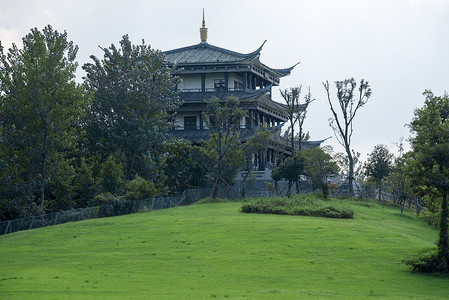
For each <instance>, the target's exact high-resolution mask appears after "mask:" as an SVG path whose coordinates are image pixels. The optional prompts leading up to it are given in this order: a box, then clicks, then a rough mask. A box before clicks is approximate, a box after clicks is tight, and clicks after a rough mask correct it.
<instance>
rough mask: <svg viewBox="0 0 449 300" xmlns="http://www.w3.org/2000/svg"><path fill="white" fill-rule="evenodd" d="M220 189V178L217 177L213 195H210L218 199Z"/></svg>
mask: <svg viewBox="0 0 449 300" xmlns="http://www.w3.org/2000/svg"><path fill="white" fill-rule="evenodd" d="M219 190H220V184H219V179H218V178H217V179H215V183H214V188H213V190H212V195H211V196H210V197H211V198H212V199H216V198H217V196H218V191H219Z"/></svg>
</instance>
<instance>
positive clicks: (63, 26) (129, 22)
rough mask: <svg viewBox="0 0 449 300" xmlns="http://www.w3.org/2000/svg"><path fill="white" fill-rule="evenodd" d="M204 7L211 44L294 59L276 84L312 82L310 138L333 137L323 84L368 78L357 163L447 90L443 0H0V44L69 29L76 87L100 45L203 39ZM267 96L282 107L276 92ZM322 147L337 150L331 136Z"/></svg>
mask: <svg viewBox="0 0 449 300" xmlns="http://www.w3.org/2000/svg"><path fill="white" fill-rule="evenodd" d="M203 8H204V9H205V15H206V27H208V28H209V32H208V43H210V44H212V45H215V46H219V47H223V48H226V49H229V50H233V51H237V52H241V53H248V52H252V51H254V50H255V49H257V48H258V47H259V46H260V45H261V44H262V43H263V41H264V40H267V43H266V44H265V46H264V47H263V50H262V54H261V57H260V60H261V61H262V63H264V64H266V65H268V66H269V67H272V68H286V67H290V66H292V65H294V64H295V63H297V62H298V61H299V62H300V64H299V65H298V66H296V67H295V69H294V70H293V71H292V74H291V75H290V76H288V77H285V78H283V79H281V84H280V88H282V89H285V88H289V87H294V86H299V85H302V86H303V89H304V90H305V89H306V88H307V87H309V86H310V89H311V92H312V96H313V97H314V98H315V99H316V101H314V102H313V103H312V104H311V105H310V109H309V111H308V115H307V119H306V121H305V129H306V130H307V131H309V132H310V135H311V139H312V140H320V139H324V138H327V137H329V136H333V132H332V129H331V128H330V127H329V125H328V118H329V117H331V111H330V109H329V105H328V103H327V98H326V93H325V90H324V87H323V85H322V82H324V81H326V80H328V81H329V82H330V83H333V82H334V81H336V80H344V79H346V78H350V77H354V78H355V79H356V80H357V81H360V79H362V78H364V79H366V80H368V81H369V82H370V84H371V88H372V97H371V99H370V100H369V102H368V103H367V105H366V106H365V107H363V108H362V109H361V110H360V111H359V114H358V116H357V117H356V119H355V123H354V126H355V131H354V135H353V139H352V147H353V149H354V150H355V151H358V152H360V153H362V157H363V158H365V157H366V155H367V153H369V152H371V151H372V149H373V148H374V146H375V145H377V144H385V145H387V146H388V147H389V148H390V150H395V146H394V145H393V144H394V143H395V142H397V141H398V140H399V139H400V138H401V137H404V138H407V137H409V135H410V134H409V129H408V128H407V127H405V124H407V123H409V122H410V121H411V119H412V117H413V110H414V109H416V108H418V107H421V106H422V105H423V103H424V97H423V96H422V92H424V90H425V89H431V90H432V91H433V92H434V93H435V94H436V95H442V94H443V93H444V91H448V92H449V0H364V1H360V0H359V1H356V0H310V1H293V0H292V1H287V0H277V1H268V0H252V1H246V0H239V1H235V0H227V1H211V0H208V1H196V0H195V1H181V0H171V1H159V0H153V1H133V0H128V1H109V0H89V1H87V0H31V1H23V0H0V40H1V42H2V44H3V46H4V47H5V48H9V47H10V46H11V43H13V42H14V43H16V44H18V45H19V46H20V45H21V44H22V43H21V38H22V37H23V36H25V35H26V34H27V33H29V32H30V29H31V28H33V27H37V28H38V29H42V28H43V27H44V26H46V25H47V24H51V25H52V26H53V28H54V29H56V30H58V31H64V30H66V31H67V33H68V38H69V40H72V41H73V42H74V43H75V44H77V45H78V46H79V52H78V56H77V61H78V62H79V65H80V67H79V69H78V73H77V74H78V78H77V81H79V82H81V81H82V76H84V72H83V71H82V70H81V66H82V65H83V64H84V63H86V62H90V58H89V56H90V55H92V54H93V55H96V56H97V57H102V53H101V50H100V49H99V48H98V45H100V46H102V47H108V46H109V45H110V44H111V43H114V44H118V42H119V41H120V39H121V37H122V36H123V35H124V34H129V36H130V38H131V40H132V42H133V43H135V44H140V42H141V40H142V39H144V40H145V42H146V43H147V44H150V45H151V46H152V47H153V48H156V49H160V50H162V51H166V50H171V49H175V48H180V47H184V46H190V45H194V44H197V43H199V42H200V37H199V28H200V26H201V19H202V9H203ZM332 91H333V92H334V95H333V96H334V98H333V99H334V101H336V96H335V89H334V88H333V89H332ZM273 98H274V100H276V101H279V102H281V101H282V98H281V96H280V93H279V91H278V89H277V88H275V89H273ZM325 145H332V146H333V147H334V150H335V151H336V152H343V147H341V146H340V145H339V144H338V143H337V141H336V139H335V137H333V138H332V139H330V140H328V141H326V143H325Z"/></svg>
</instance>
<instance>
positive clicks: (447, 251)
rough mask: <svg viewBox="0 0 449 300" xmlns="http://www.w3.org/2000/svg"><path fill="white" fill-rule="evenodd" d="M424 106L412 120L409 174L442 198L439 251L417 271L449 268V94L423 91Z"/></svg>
mask: <svg viewBox="0 0 449 300" xmlns="http://www.w3.org/2000/svg"><path fill="white" fill-rule="evenodd" d="M424 96H425V98H426V100H425V104H424V106H423V107H422V108H420V109H416V110H415V112H414V115H415V116H414V118H413V120H412V122H411V123H410V130H411V132H412V133H413V134H414V136H412V137H411V139H410V142H411V146H412V151H411V152H410V158H411V159H410V160H409V169H408V170H409V174H410V176H411V178H412V181H413V183H414V184H415V185H424V186H426V187H427V188H428V189H429V190H434V191H437V193H438V196H439V197H438V198H441V207H440V230H439V241H438V252H437V254H436V255H434V256H432V257H429V258H426V259H425V263H424V264H421V265H418V266H415V268H416V270H417V271H430V272H442V273H447V272H449V244H448V199H447V198H448V194H449V95H448V94H445V95H444V96H442V97H441V96H435V95H434V94H433V93H432V92H431V91H429V90H426V91H425V92H424Z"/></svg>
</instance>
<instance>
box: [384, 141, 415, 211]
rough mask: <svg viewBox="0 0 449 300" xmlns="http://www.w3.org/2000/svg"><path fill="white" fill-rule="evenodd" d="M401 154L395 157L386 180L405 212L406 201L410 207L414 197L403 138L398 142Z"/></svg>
mask: <svg viewBox="0 0 449 300" xmlns="http://www.w3.org/2000/svg"><path fill="white" fill-rule="evenodd" d="M398 148H399V155H398V156H397V157H396V158H394V160H393V164H392V167H391V169H390V172H389V173H388V176H387V177H386V178H385V181H386V183H387V185H388V187H389V188H390V189H391V192H392V194H393V197H394V199H395V201H397V203H398V204H399V207H400V208H401V213H403V212H404V206H405V203H406V202H408V204H409V208H410V206H411V202H412V199H413V198H414V195H413V191H412V187H411V182H410V178H409V176H408V174H407V172H406V166H407V165H406V164H407V153H404V146H403V142H402V139H401V141H400V142H399V143H398Z"/></svg>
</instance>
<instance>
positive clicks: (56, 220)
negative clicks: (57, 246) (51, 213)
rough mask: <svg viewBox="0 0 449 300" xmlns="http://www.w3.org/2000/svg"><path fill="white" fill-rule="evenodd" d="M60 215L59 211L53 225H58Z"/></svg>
mask: <svg viewBox="0 0 449 300" xmlns="http://www.w3.org/2000/svg"><path fill="white" fill-rule="evenodd" d="M58 217H59V211H58V212H57V213H56V216H55V221H54V222H53V225H56V222H58Z"/></svg>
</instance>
